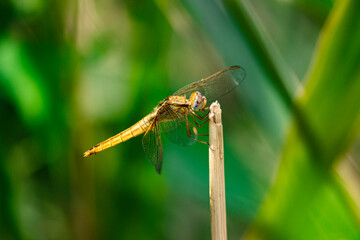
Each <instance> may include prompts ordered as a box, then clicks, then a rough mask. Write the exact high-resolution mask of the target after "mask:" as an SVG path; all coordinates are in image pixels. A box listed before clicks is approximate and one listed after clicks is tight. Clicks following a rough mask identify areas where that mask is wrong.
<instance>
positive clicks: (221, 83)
mask: <svg viewBox="0 0 360 240" xmlns="http://www.w3.org/2000/svg"><path fill="white" fill-rule="evenodd" d="M245 76H246V72H245V70H244V69H243V68H242V67H240V66H232V67H229V68H226V69H224V70H222V71H219V72H217V73H215V74H213V75H211V76H209V77H207V78H204V79H201V80H200V81H197V82H194V83H191V84H189V85H186V86H185V87H183V88H181V89H179V90H178V91H176V92H175V93H173V94H172V95H171V96H168V97H167V98H165V99H164V100H163V101H161V102H160V103H159V104H158V105H157V106H156V107H155V108H154V110H153V111H152V112H151V113H150V114H148V115H147V116H145V117H144V118H142V119H141V120H140V121H138V122H137V123H135V124H134V125H132V126H131V127H129V128H127V129H126V130H124V131H122V132H120V133H118V134H117V135H115V136H113V137H110V138H109V139H107V140H105V141H103V142H101V143H99V144H97V145H95V146H94V147H92V148H90V149H89V150H88V151H86V152H85V153H84V157H88V156H90V155H93V154H96V153H98V152H101V151H104V150H105V149H108V148H110V147H114V146H115V145H117V144H119V143H122V142H125V141H127V140H129V139H131V138H133V137H136V136H138V135H140V134H143V133H144V136H143V139H142V144H143V148H144V151H145V154H146V157H147V158H148V159H149V161H150V162H151V164H152V165H153V166H154V167H155V170H156V172H157V173H158V174H160V173H161V168H162V163H163V148H162V143H161V135H162V134H165V135H166V136H167V137H168V138H169V139H170V140H171V141H173V142H175V143H178V144H180V145H191V144H193V143H195V142H196V141H197V142H201V143H205V144H207V145H208V143H207V142H204V141H202V140H200V139H198V136H208V135H205V134H199V133H198V132H197V128H196V127H195V126H194V125H193V124H192V123H191V122H190V121H189V116H190V117H191V118H192V120H193V122H194V123H195V124H196V126H197V127H198V128H200V127H202V126H203V125H204V124H205V123H207V122H208V121H209V110H208V109H209V107H210V104H211V103H212V102H213V101H215V100H217V99H218V98H220V97H221V96H223V95H225V94H227V93H229V92H230V91H232V90H233V89H234V88H236V87H237V86H238V85H239V84H240V83H241V82H242V81H243V80H244V79H245ZM200 112H203V113H204V112H205V113H206V114H200ZM204 115H205V116H204ZM198 121H204V122H203V123H198Z"/></svg>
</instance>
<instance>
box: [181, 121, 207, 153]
mask: <svg viewBox="0 0 360 240" xmlns="http://www.w3.org/2000/svg"><path fill="white" fill-rule="evenodd" d="M190 115H191V114H190ZM185 118H186V132H187V135H188V137H189V138H191V139H193V140H195V141H198V142H201V143H204V144H206V145H208V146H210V144H209V143H207V142H204V141H201V140H199V139H196V138H193V137H192V136H191V135H197V136H203V135H200V134H194V133H191V132H190V128H189V119H188V118H187V115H185Z"/></svg>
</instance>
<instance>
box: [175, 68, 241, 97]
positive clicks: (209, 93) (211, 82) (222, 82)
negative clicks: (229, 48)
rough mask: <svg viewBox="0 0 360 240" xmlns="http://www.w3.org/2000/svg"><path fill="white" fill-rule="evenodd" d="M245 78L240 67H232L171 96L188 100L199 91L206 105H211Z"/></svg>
mask: <svg viewBox="0 0 360 240" xmlns="http://www.w3.org/2000/svg"><path fill="white" fill-rule="evenodd" d="M245 76H246V72H245V70H244V69H243V68H242V67H239V66H233V67H230V68H226V69H224V70H222V71H220V72H217V73H215V74H213V75H211V76H209V77H207V78H205V79H201V80H200V81H198V82H195V83H192V84H189V85H187V86H185V87H183V88H181V89H180V90H178V91H176V92H175V93H174V94H173V96H185V97H186V98H189V97H190V95H191V94H192V93H193V92H195V91H199V92H200V93H201V94H202V95H203V96H205V97H206V99H207V103H208V104H211V103H212V102H213V101H215V100H217V99H218V98H219V97H221V96H223V95H225V94H227V93H228V92H230V91H231V90H233V89H234V88H235V87H237V86H238V85H239V84H240V83H241V82H242V81H243V80H244V79H245Z"/></svg>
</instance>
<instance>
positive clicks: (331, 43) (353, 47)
mask: <svg viewBox="0 0 360 240" xmlns="http://www.w3.org/2000/svg"><path fill="white" fill-rule="evenodd" d="M358 9H360V2H359V1H357V0H347V1H338V2H337V3H336V4H335V6H334V9H333V10H332V12H331V13H330V16H329V18H328V19H327V22H326V24H325V27H324V28H323V31H322V34H321V38H320V41H319V43H318V50H317V54H316V55H315V57H314V61H313V62H314V64H313V67H312V69H311V70H310V71H309V74H308V76H309V77H308V79H307V81H308V84H307V86H306V88H305V90H304V94H303V95H302V97H301V98H300V99H299V109H300V112H302V114H303V115H302V119H301V120H302V121H304V122H302V124H301V125H300V124H296V123H295V124H294V125H293V127H292V129H291V133H290V135H289V138H288V141H287V143H286V146H285V151H284V153H283V157H282V162H281V166H280V169H279V173H278V178H277V180H276V182H275V184H274V186H273V188H272V189H271V192H270V194H269V196H268V198H267V199H266V201H265V203H264V204H263V206H262V208H261V211H260V214H259V217H258V219H257V221H256V223H255V224H254V226H253V228H252V229H251V230H250V231H249V232H248V234H247V238H248V239H270V238H273V239H340V238H341V239H358V238H359V237H360V230H359V229H360V228H359V216H358V214H357V213H356V212H357V211H356V209H354V204H353V202H352V199H351V198H350V197H349V194H348V193H347V192H346V190H345V189H344V188H343V186H341V184H340V181H339V179H338V177H337V176H336V174H335V173H334V172H333V170H332V167H333V163H334V162H335V161H336V160H338V159H341V157H342V156H343V155H344V154H345V153H346V152H347V151H348V149H349V147H350V146H351V144H352V143H353V141H354V139H355V137H356V136H357V135H358V133H359V127H360V109H359V107H358V103H359V102H360V94H359V92H360V32H359V31H356V29H360V15H359V14H358ZM305 128H306V129H305ZM304 132H305V133H306V134H304ZM304 136H306V137H304Z"/></svg>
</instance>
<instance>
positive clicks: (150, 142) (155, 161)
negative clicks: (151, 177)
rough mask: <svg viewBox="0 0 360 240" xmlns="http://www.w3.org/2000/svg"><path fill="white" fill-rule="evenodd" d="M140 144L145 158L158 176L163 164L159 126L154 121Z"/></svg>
mask: <svg viewBox="0 0 360 240" xmlns="http://www.w3.org/2000/svg"><path fill="white" fill-rule="evenodd" d="M142 143H143V147H144V151H145V154H146V157H147V158H148V159H149V161H150V163H151V164H152V165H153V166H154V167H155V170H156V172H157V173H158V174H160V173H161V167H162V162H163V150H162V144H161V137H160V134H159V126H158V124H157V121H156V120H154V122H153V123H152V124H151V127H150V130H149V131H148V132H147V133H146V134H145V135H144V137H143V139H142Z"/></svg>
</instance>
